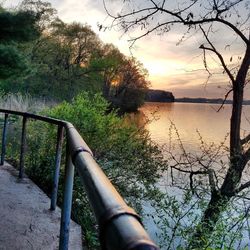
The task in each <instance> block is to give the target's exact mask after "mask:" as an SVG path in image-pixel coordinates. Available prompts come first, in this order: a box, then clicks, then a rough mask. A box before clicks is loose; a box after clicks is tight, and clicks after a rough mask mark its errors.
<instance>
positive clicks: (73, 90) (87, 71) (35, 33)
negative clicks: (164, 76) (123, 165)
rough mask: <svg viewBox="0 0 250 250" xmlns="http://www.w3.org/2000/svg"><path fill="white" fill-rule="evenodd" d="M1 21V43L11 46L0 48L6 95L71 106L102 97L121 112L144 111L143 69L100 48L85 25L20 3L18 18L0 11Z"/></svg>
mask: <svg viewBox="0 0 250 250" xmlns="http://www.w3.org/2000/svg"><path fill="white" fill-rule="evenodd" d="M26 16H27V17H26ZM0 21H1V23H4V25H3V26H1V28H0V29H1V30H0V31H2V34H1V37H0V43H1V42H3V41H2V40H3V39H4V41H5V42H9V41H11V42H12V44H11V45H9V47H6V46H5V45H4V47H1V48H0V50H1V52H2V53H1V57H0V62H1V64H2V65H1V67H0V76H1V79H2V80H4V81H2V82H1V86H0V87H1V89H2V90H4V91H5V92H14V93H16V92H21V93H27V92H28V93H29V94H31V95H32V96H37V97H47V98H50V99H55V100H58V101H62V100H67V101H70V100H71V99H72V98H73V97H74V96H76V95H77V94H78V93H80V92H81V91H90V92H92V93H96V92H100V91H102V92H103V96H104V97H105V98H106V99H107V100H109V101H110V102H112V103H113V104H114V105H113V106H115V107H118V108H121V109H122V110H123V111H127V110H128V111H129V110H136V109H137V108H138V107H139V106H141V105H142V103H143V99H144V92H145V89H147V88H148V86H149V82H148V81H147V80H146V77H147V74H146V71H145V69H144V68H143V65H142V64H141V63H139V62H138V61H136V60H135V59H134V58H129V57H126V56H125V55H123V54H122V53H121V52H120V51H119V50H118V49H117V48H116V47H114V46H113V45H112V44H104V43H103V42H102V41H101V40H100V39H99V38H98V36H97V35H96V33H95V32H94V31H93V30H92V29H91V28H90V27H89V26H88V25H86V24H85V25H83V24H80V23H76V22H73V23H70V24H66V23H64V22H63V21H62V20H60V19H59V18H58V17H57V16H56V10H55V9H53V8H52V7H51V4H50V3H46V2H42V1H40V0H35V1H33V0H24V1H23V2H22V3H21V5H20V7H19V9H18V11H16V12H10V11H7V10H2V11H1V12H0ZM13 41H15V43H13ZM24 41H25V42H26V43H23V42H24ZM31 41H32V42H31ZM28 42H29V43H28ZM10 76H12V77H11V78H10ZM114 83H115V84H114Z"/></svg>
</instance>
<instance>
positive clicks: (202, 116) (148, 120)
mask: <svg viewBox="0 0 250 250" xmlns="http://www.w3.org/2000/svg"><path fill="white" fill-rule="evenodd" d="M219 108H220V105H219V104H206V103H204V104H203V103H199V104H197V103H146V104H145V105H144V106H143V107H141V108H140V110H139V112H137V113H135V114H131V118H132V120H133V121H135V122H136V124H137V125H138V126H144V125H145V124H146V125H145V127H146V129H147V130H148V131H149V134H150V137H151V138H152V140H153V141H155V142H156V143H157V144H158V145H159V146H163V147H162V150H163V154H164V148H167V147H168V145H169V144H170V141H171V143H176V144H178V143H179V141H178V136H177V131H178V135H179V138H180V139H181V141H182V143H183V145H184V147H185V149H186V150H187V152H197V151H198V150H199V146H200V139H199V138H200V135H201V137H202V140H203V141H205V142H206V143H212V142H214V143H216V144H220V143H221V142H222V141H223V140H225V138H227V139H226V143H225V144H226V145H228V144H229V136H228V133H229V127H230V116H231V105H225V106H224V107H223V108H222V109H221V110H220V111H219V112H217V110H218V109H219ZM173 124H174V125H173ZM171 127H172V130H171ZM173 127H174V129H173ZM241 127H242V131H241V133H242V135H244V134H248V133H249V132H250V106H244V107H243V117H242V126H241ZM170 130H171V132H170ZM197 131H198V132H197ZM164 146H165V147H164ZM176 150H177V152H175V153H178V148H177V149H176ZM165 154H166V152H165ZM167 172H168V171H167ZM167 172H166V173H163V176H162V178H161V180H160V182H159V183H158V184H160V185H159V186H162V187H163V188H164V187H165V188H166V187H167V186H168V183H169V178H168V173H167ZM247 176H248V177H249V175H247ZM244 177H245V176H243V178H244ZM247 179H248V178H247ZM170 189H172V188H171V187H169V186H168V187H167V190H168V191H169V190H170ZM171 193H174V194H175V195H177V196H178V190H177V189H172V190H171ZM144 211H145V212H146V213H152V211H153V210H152V209H151V207H150V206H148V205H147V204H145V206H144ZM145 224H146V226H147V228H148V231H149V233H150V235H151V237H152V238H153V239H154V240H155V241H156V242H158V237H157V236H156V233H157V232H159V231H158V228H157V227H156V225H154V223H153V221H152V220H150V219H149V218H147V219H146V220H145ZM244 235H246V236H245V237H244V240H243V243H244V244H247V242H248V239H249V238H248V234H247V232H244ZM177 242H178V240H177ZM163 249H164V248H163Z"/></svg>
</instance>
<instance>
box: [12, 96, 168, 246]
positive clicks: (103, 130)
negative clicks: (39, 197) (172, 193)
mask: <svg viewBox="0 0 250 250" xmlns="http://www.w3.org/2000/svg"><path fill="white" fill-rule="evenodd" d="M108 107H109V104H108V103H107V101H105V99H104V98H103V97H101V94H95V95H94V96H90V95H89V94H87V93H86V92H85V93H82V94H80V95H79V96H77V97H76V98H75V99H74V100H73V101H72V103H67V102H64V103H62V104H60V105H58V106H56V107H54V108H52V109H51V110H46V111H44V112H43V114H46V115H48V116H51V117H56V118H59V119H64V120H68V121H70V122H72V123H73V124H74V125H75V127H76V128H77V129H78V131H79V132H80V134H81V135H82V136H83V138H84V140H86V142H87V143H88V145H89V146H90V147H91V148H92V150H93V152H94V155H95V158H96V160H97V161H98V163H99V164H100V166H101V167H102V169H103V170H104V172H105V173H106V175H107V176H108V178H109V179H110V180H111V181H112V183H113V184H114V185H115V187H116V188H117V189H118V190H119V192H120V193H121V194H122V196H123V197H124V198H125V199H126V201H127V202H129V204H131V205H132V206H133V207H134V208H136V209H137V211H139V212H140V211H141V202H142V200H143V201H145V200H150V199H152V198H153V197H155V196H156V194H157V193H158V191H157V190H156V189H155V188H154V183H155V182H156V181H157V179H158V177H159V171H160V169H161V168H162V167H163V165H164V164H165V162H164V161H163V159H162V155H161V153H160V152H159V150H158V148H157V147H156V146H155V145H154V144H153V143H152V141H151V140H150V139H149V137H148V133H147V132H146V131H145V130H143V129H140V130H138V129H137V128H136V126H133V125H128V124H127V123H126V122H125V121H124V120H123V118H119V117H118V116H117V115H116V113H115V112H111V113H108V114H107V110H108ZM13 133H14V132H13ZM27 135H28V153H27V156H26V159H25V164H26V172H27V173H28V174H29V176H30V177H31V178H32V179H33V180H35V182H36V183H38V185H39V186H41V187H42V188H43V189H45V190H46V191H47V192H48V193H50V191H51V188H52V176H53V166H54V160H55V159H54V154H55V140H56V139H55V138H56V131H55V128H53V127H52V126H51V125H46V124H42V123H40V122H35V121H34V122H29V126H28V133H27ZM16 141H17V143H15V145H13V146H16V147H18V141H19V140H16ZM12 150H13V147H12ZM11 154H12V155H13V151H12V153H11ZM16 154H17V155H18V151H17V152H16ZM63 159H64V154H63ZM63 169H64V167H63V164H62V169H61V170H62V173H61V176H63ZM61 192H62V178H61V181H60V191H59V202H61V198H62V197H61V195H62V193H61ZM73 197H74V198H73V209H72V212H73V217H74V218H75V219H76V220H77V221H78V222H79V223H80V224H81V225H82V228H83V232H84V237H85V242H86V244H92V245H91V247H92V249H93V248H95V246H93V244H94V245H95V241H96V226H95V222H94V218H93V215H92V213H91V212H90V208H89V204H88V202H87V198H86V195H85V194H84V192H83V188H82V185H81V184H80V180H79V178H78V176H76V177H75V185H74V194H73Z"/></svg>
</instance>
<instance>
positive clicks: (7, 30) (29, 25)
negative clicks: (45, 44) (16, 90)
mask: <svg viewBox="0 0 250 250" xmlns="http://www.w3.org/2000/svg"><path fill="white" fill-rule="evenodd" d="M38 20H39V17H38V16H37V13H35V12H33V11H8V10H5V9H3V8H1V9H0V24H1V25H0V34H1V35H0V80H5V79H7V78H10V77H15V76H17V75H20V74H21V75H23V74H25V73H27V71H26V70H27V69H28V64H27V60H26V59H25V56H24V54H23V53H22V51H21V50H20V48H18V46H17V43H21V44H24V43H26V42H29V41H32V40H35V39H36V38H38V37H39V35H40V32H39V29H38V26H37V22H38Z"/></svg>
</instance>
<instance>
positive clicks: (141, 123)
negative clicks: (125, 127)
mask: <svg viewBox="0 0 250 250" xmlns="http://www.w3.org/2000/svg"><path fill="white" fill-rule="evenodd" d="M125 120H126V122H128V123H129V124H131V123H132V124H134V125H136V126H137V127H138V128H142V127H145V125H146V124H147V123H148V121H149V118H148V117H147V116H146V115H145V114H144V112H142V111H141V110H138V111H136V112H133V113H129V114H126V116H125Z"/></svg>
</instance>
